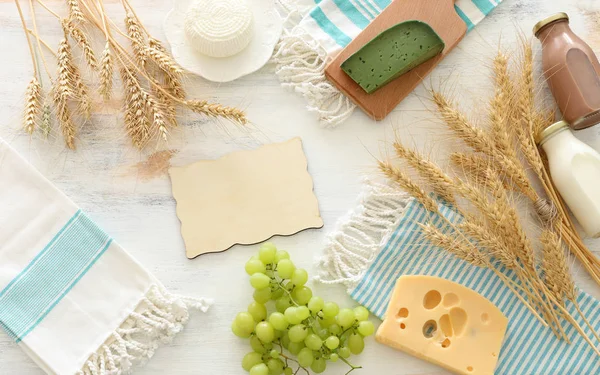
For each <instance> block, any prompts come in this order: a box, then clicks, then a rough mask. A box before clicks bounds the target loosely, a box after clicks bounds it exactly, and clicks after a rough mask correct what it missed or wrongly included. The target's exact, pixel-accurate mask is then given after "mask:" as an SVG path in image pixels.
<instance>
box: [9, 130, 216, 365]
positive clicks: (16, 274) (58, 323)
mask: <svg viewBox="0 0 600 375" xmlns="http://www.w3.org/2000/svg"><path fill="white" fill-rule="evenodd" d="M209 304H210V301H209V300H204V299H189V298H186V297H180V296H176V295H173V294H171V293H169V292H168V291H167V290H166V289H165V288H164V287H163V285H162V284H161V283H160V282H159V281H158V280H157V279H156V278H154V276H152V274H150V273H149V272H148V271H147V270H146V269H144V268H143V267H142V266H141V265H140V264H139V263H137V262H136V261H135V260H134V259H133V258H132V257H130V256H129V255H128V254H127V253H126V252H125V251H124V250H123V249H122V248H121V247H120V246H119V245H118V244H116V243H115V242H114V241H113V240H112V239H111V238H110V237H109V236H108V235H107V234H106V233H104V232H103V231H102V230H101V229H100V228H98V226H97V225H96V224H95V223H94V222H93V221H92V220H90V218H89V217H87V216H86V214H85V213H83V212H82V211H81V210H80V209H78V207H77V206H76V205H75V204H74V203H73V202H72V201H71V200H69V199H68V198H67V197H66V196H65V195H64V194H62V193H61V192H60V191H59V190H58V189H56V188H55V187H54V186H53V185H52V184H51V183H50V182H49V181H48V180H46V179H45V178H44V177H43V176H42V175H41V174H40V173H39V172H37V171H36V170H35V169H34V168H33V167H32V166H31V165H30V164H29V163H27V162H26V161H25V160H23V159H22V158H21V157H20V156H19V155H18V154H17V153H16V152H15V151H14V150H13V149H12V148H11V147H10V146H9V145H8V144H7V143H5V142H4V141H3V140H2V139H0V325H1V326H2V328H3V329H4V330H5V331H6V332H7V333H8V335H9V336H10V337H12V338H13V339H14V340H15V341H16V342H17V343H18V345H19V346H20V347H21V348H22V349H23V350H24V351H25V352H26V353H27V354H28V355H29V356H30V357H31V358H32V359H33V360H34V361H35V362H36V363H37V364H38V365H39V366H40V367H41V368H42V369H43V370H44V371H45V372H46V373H47V374H58V375H63V374H65V375H66V374H68V375H72V374H86V375H87V374H93V375H108V374H113V375H118V374H121V373H125V372H128V371H129V370H130V368H131V366H132V364H135V363H137V362H140V361H142V360H144V359H147V358H150V357H151V356H152V354H153V353H154V351H155V349H156V348H157V347H158V345H159V343H161V342H167V341H168V340H169V339H171V338H172V337H173V336H174V335H175V334H177V333H178V332H179V331H181V329H182V328H183V326H184V325H185V323H186V322H187V320H188V317H189V312H188V307H195V308H199V309H201V310H202V311H206V310H207V308H208V306H209ZM0 372H2V371H0Z"/></svg>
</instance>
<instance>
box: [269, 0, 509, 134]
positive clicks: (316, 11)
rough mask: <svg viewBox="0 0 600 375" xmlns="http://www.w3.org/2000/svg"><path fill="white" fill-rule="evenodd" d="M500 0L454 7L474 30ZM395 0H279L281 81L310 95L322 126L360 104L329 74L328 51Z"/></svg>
mask: <svg viewBox="0 0 600 375" xmlns="http://www.w3.org/2000/svg"><path fill="white" fill-rule="evenodd" d="M415 1H419V0H415ZM501 1H502V0H457V1H456V3H455V9H456V12H457V13H458V14H459V15H460V17H461V18H462V19H463V20H464V21H465V23H466V24H467V27H468V30H471V29H473V27H475V25H476V24H478V23H479V22H481V20H483V18H485V16H487V15H488V14H489V13H490V12H491V11H492V10H493V9H494V8H495V7H497V6H498V4H499V3H500V2H501ZM391 2H392V0H310V1H309V0H279V3H280V4H281V6H282V8H283V13H284V14H285V15H286V22H285V24H284V31H283V36H282V37H281V39H280V41H279V43H278V45H277V46H276V47H275V53H274V55H273V62H275V63H276V64H277V70H276V73H277V75H278V76H279V79H280V81H281V82H282V85H283V86H286V87H291V88H292V89H294V90H295V91H296V92H298V93H300V94H301V95H302V96H303V97H304V98H305V99H306V101H307V102H308V106H307V108H308V110H309V111H314V112H317V113H318V115H319V120H321V122H322V123H323V124H324V125H326V126H335V125H338V124H340V123H341V122H343V121H344V120H345V119H346V118H348V117H349V116H350V115H351V114H352V111H353V110H354V108H355V107H356V106H355V105H354V104H353V103H352V101H351V100H350V99H348V98H347V97H346V96H344V95H343V94H342V93H341V92H340V91H339V90H338V89H337V88H336V87H335V86H334V85H333V84H331V83H330V82H329V81H328V80H327V79H326V78H325V67H326V66H327V64H328V63H329V61H330V56H332V55H336V54H337V53H338V52H339V51H340V50H341V49H342V48H343V47H345V46H346V45H348V43H350V41H352V39H354V38H355V37H356V36H357V35H358V34H359V33H360V32H361V31H362V30H363V29H364V28H365V27H367V25H368V24H369V23H370V22H371V21H372V20H373V19H375V17H377V16H378V15H379V13H381V12H382V11H383V9H385V7H387V6H388V5H389V4H390V3H391ZM298 3H300V5H299V4H298Z"/></svg>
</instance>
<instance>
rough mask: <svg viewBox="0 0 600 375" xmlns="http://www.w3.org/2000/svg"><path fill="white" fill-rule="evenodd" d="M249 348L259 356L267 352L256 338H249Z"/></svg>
mask: <svg viewBox="0 0 600 375" xmlns="http://www.w3.org/2000/svg"><path fill="white" fill-rule="evenodd" d="M250 347H251V348H252V350H254V351H255V352H257V353H259V354H265V353H266V352H267V348H266V347H265V345H264V344H263V343H262V341H260V339H259V338H258V337H256V336H252V337H250Z"/></svg>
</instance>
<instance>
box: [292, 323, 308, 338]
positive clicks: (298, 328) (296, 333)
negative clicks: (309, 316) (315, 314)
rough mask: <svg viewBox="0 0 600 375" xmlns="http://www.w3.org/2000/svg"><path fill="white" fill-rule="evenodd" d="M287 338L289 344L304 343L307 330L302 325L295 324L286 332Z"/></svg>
mask: <svg viewBox="0 0 600 375" xmlns="http://www.w3.org/2000/svg"><path fill="white" fill-rule="evenodd" d="M288 336H289V337H290V341H291V342H300V341H304V339H305V338H306V336H308V330H307V329H306V326H305V325H304V324H296V325H295V326H293V327H292V328H290V330H289V331H288Z"/></svg>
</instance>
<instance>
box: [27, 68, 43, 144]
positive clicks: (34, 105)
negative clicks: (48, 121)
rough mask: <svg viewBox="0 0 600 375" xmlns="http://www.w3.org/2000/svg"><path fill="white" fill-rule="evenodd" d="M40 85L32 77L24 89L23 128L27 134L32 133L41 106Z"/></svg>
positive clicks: (35, 78)
mask: <svg viewBox="0 0 600 375" xmlns="http://www.w3.org/2000/svg"><path fill="white" fill-rule="evenodd" d="M41 96H42V85H41V83H40V81H38V79H37V77H33V78H32V79H31V81H29V85H27V89H26V90H25V117H24V128H25V131H26V132H27V134H29V135H33V132H34V131H35V124H36V122H37V120H38V116H39V114H40V108H41Z"/></svg>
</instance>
